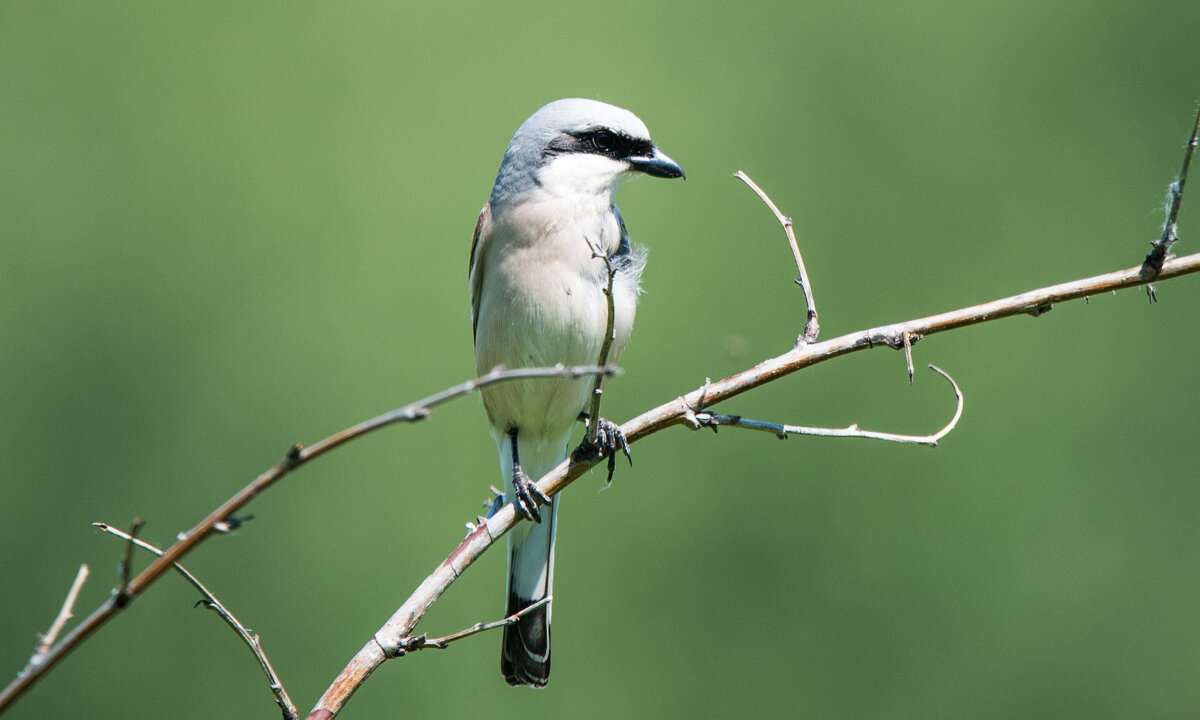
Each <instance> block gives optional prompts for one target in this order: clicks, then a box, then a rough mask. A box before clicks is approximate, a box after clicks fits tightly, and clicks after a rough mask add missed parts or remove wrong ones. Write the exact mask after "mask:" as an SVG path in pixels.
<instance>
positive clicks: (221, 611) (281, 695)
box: [92, 522, 300, 720]
mask: <svg viewBox="0 0 1200 720" xmlns="http://www.w3.org/2000/svg"><path fill="white" fill-rule="evenodd" d="M92 524H93V525H95V526H96V527H98V528H100V529H101V530H103V531H104V532H106V533H108V534H110V535H116V536H117V537H119V538H122V539H124V540H125V541H126V542H127V543H128V547H133V546H134V545H137V546H138V547H140V548H142V549H143V550H148V551H150V552H152V553H154V554H155V555H158V556H159V557H162V555H163V551H162V550H160V549H158V548H156V547H154V546H153V545H151V544H150V543H148V542H145V541H143V540H139V539H138V538H136V537H134V536H133V535H131V534H129V533H123V532H121V531H120V530H118V529H116V528H115V527H113V526H112V525H109V524H108V523H102V522H97V523H92ZM171 566H172V567H173V568H174V569H175V570H176V571H177V572H178V573H179V574H180V575H182V576H183V577H184V578H185V579H186V580H187V581H188V582H190V583H191V584H192V587H194V588H196V589H197V590H199V591H200V594H201V595H203V596H204V599H203V600H201V601H200V602H198V603H197V605H201V604H202V605H204V607H206V608H208V609H209V610H212V611H214V612H216V613H217V615H220V616H221V619H222V620H224V621H225V624H226V625H228V626H229V627H231V628H233V631H234V632H236V633H237V634H238V637H240V638H241V639H242V642H243V643H245V644H246V647H248V648H250V652H252V653H254V657H255V659H257V660H258V664H259V666H260V667H262V669H263V672H264V673H266V676H267V682H268V683H269V684H270V687H271V692H272V693H273V694H274V695H275V702H276V704H278V705H279V709H280V710H282V711H283V717H284V720H295V719H296V718H298V717H299V716H300V713H299V711H297V710H296V706H295V705H294V704H293V703H292V699H291V698H290V697H288V694H287V691H286V690H284V688H283V683H282V682H280V680H279V676H278V675H276V674H275V668H273V667H271V661H270V660H268V659H267V655H266V653H264V652H263V649H262V644H261V642H260V641H259V638H258V636H257V635H254V634H252V633H251V632H250V631H249V630H247V629H246V626H245V625H243V624H242V623H241V622H239V621H238V619H237V618H236V617H234V616H233V613H231V612H229V610H228V609H227V608H226V607H225V606H224V605H223V604H221V601H220V600H217V596H216V595H213V594H212V592H210V591H209V589H208V588H207V587H205V586H204V583H202V582H200V580H199V579H198V578H197V577H196V576H195V575H193V574H191V573H190V572H188V570H187V568H185V567H184V566H182V565H180V564H179V563H172V564H171Z"/></svg>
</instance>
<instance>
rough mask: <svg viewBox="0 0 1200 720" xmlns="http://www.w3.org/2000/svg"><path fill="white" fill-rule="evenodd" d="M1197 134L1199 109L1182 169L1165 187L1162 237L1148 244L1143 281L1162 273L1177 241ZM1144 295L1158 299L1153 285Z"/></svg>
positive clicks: (1185, 151) (1151, 300) (1199, 130)
mask: <svg viewBox="0 0 1200 720" xmlns="http://www.w3.org/2000/svg"><path fill="white" fill-rule="evenodd" d="M1198 133H1200V107H1198V108H1197V109H1196V119H1195V120H1193V121H1192V134H1191V136H1190V137H1189V138H1188V142H1187V149H1186V150H1184V152H1183V167H1182V168H1181V169H1180V170H1179V178H1178V179H1177V180H1175V182H1173V183H1171V184H1170V185H1168V186H1167V202H1166V205H1165V206H1164V208H1163V209H1164V212H1165V214H1166V217H1165V218H1164V219H1163V231H1162V236H1161V237H1159V239H1158V240H1155V241H1153V242H1151V243H1150V244H1151V245H1152V246H1153V248H1152V249H1151V250H1150V254H1148V255H1146V259H1145V261H1143V262H1142V271H1141V274H1142V277H1143V278H1144V279H1145V280H1154V279H1155V278H1157V277H1158V275H1159V273H1160V272H1161V271H1162V266H1163V261H1165V260H1166V259H1167V255H1168V253H1170V251H1171V246H1172V245H1174V244H1175V243H1176V242H1177V241H1178V240H1179V236H1178V235H1177V234H1176V230H1177V226H1176V221H1177V220H1178V219H1179V206H1180V204H1181V203H1182V202H1183V185H1184V183H1186V182H1187V175H1188V166H1189V165H1191V162H1192V153H1193V152H1194V151H1195V149H1196V144H1197V134H1198ZM1146 295H1147V296H1148V297H1149V298H1150V302H1154V301H1156V300H1157V299H1158V298H1157V296H1156V295H1155V293H1154V286H1153V285H1147V286H1146Z"/></svg>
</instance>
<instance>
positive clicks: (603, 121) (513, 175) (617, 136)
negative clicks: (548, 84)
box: [491, 98, 684, 204]
mask: <svg viewBox="0 0 1200 720" xmlns="http://www.w3.org/2000/svg"><path fill="white" fill-rule="evenodd" d="M636 173H644V174H646V175H651V176H654V177H661V178H677V177H684V174H683V168H681V167H679V165H678V164H677V163H676V162H675V161H674V160H672V159H671V158H669V157H667V156H666V155H665V154H664V153H662V152H661V151H659V149H658V148H656V147H655V146H654V143H653V142H651V140H650V131H649V130H647V129H646V125H645V123H643V122H642V121H641V120H639V119H638V117H637V116H636V115H634V114H633V113H631V112H629V111H628V110H624V109H622V108H619V107H616V106H614V105H609V104H607V103H602V102H598V101H596V100H585V99H580V98H570V99H566V100H556V101H554V102H552V103H550V104H549V105H546V106H544V107H542V108H541V109H540V110H538V111H537V112H535V113H534V114H533V115H531V116H530V117H529V119H528V120H526V121H525V122H524V123H522V124H521V127H519V128H517V132H516V134H514V135H513V138H512V141H511V142H509V144H508V149H507V150H506V151H505V153H504V161H503V162H502V163H501V164H500V172H499V173H498V174H497V175H496V185H495V187H494V188H493V189H492V198H491V200H492V203H493V204H496V203H498V202H504V201H506V200H510V199H513V198H516V197H519V196H521V195H523V194H524V193H527V192H531V191H532V190H533V189H534V188H542V189H543V190H545V191H547V192H550V193H553V194H562V195H568V194H576V193H577V194H593V195H602V194H608V193H611V192H612V190H613V189H614V188H615V187H616V186H617V185H618V184H619V183H620V182H621V181H622V180H624V179H626V178H628V177H630V176H632V175H633V174H636Z"/></svg>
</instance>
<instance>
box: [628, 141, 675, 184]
mask: <svg viewBox="0 0 1200 720" xmlns="http://www.w3.org/2000/svg"><path fill="white" fill-rule="evenodd" d="M629 166H630V167H631V168H633V169H634V170H637V171H638V172H644V173H646V174H647V175H653V176H654V177H660V178H683V179H684V180H687V176H686V175H684V174H683V168H681V167H679V163H677V162H675V161H674V160H672V159H671V158H669V157H667V156H666V155H665V154H663V153H662V152H661V151H659V149H658V148H654V152H652V153H650V154H649V155H634V156H632V157H630V158H629Z"/></svg>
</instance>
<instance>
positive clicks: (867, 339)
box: [308, 253, 1200, 720]
mask: <svg viewBox="0 0 1200 720" xmlns="http://www.w3.org/2000/svg"><path fill="white" fill-rule="evenodd" d="M1140 269H1141V268H1140V267H1134V268H1129V269H1126V270H1118V271H1116V272H1111V273H1107V274H1105V275H1098V276H1096V277H1091V278H1085V279H1083V280H1075V281H1072V282H1067V283H1062V284H1061V285H1054V286H1051V287H1047V288H1040V289H1038V290H1030V291H1029V292H1025V293H1021V294H1020V295H1013V296H1011V297H1007V298H1001V299H999V300H993V301H991V302H986V303H981V304H979V305H972V306H970V307H966V308H962V309H959V310H952V311H950V312H945V313H941V314H938V315H931V316H929V317H924V318H919V319H917V320H909V321H906V322H901V323H895V324H892V325H885V326H883V327H878V328H872V329H869V330H862V331H860V332H856V333H850V334H848V335H843V336H841V337H837V338H833V339H832V340H826V341H824V342H819V343H813V344H809V345H798V346H796V347H794V348H792V349H791V350H789V351H787V352H785V353H783V354H782V355H779V356H777V357H773V358H770V359H768V360H764V361H763V362H761V363H759V364H757V365H755V366H754V367H752V368H749V369H747V370H744V371H742V372H740V373H738V374H736V375H732V376H730V377H727V378H725V379H724V380H719V381H716V382H711V383H705V384H704V386H702V387H700V388H699V389H697V390H693V391H692V392H690V393H688V394H687V395H684V396H682V397H678V398H676V399H674V400H671V401H669V402H667V403H664V404H662V405H659V406H658V407H656V408H654V409H652V410H648V411H646V412H644V413H642V414H641V415H639V416H637V417H636V418H634V419H632V420H630V421H629V422H627V423H625V424H624V425H622V426H621V430H622V431H623V432H624V433H625V436H626V438H628V440H629V442H635V441H637V440H640V439H642V438H644V437H647V436H649V435H652V434H654V433H656V432H658V431H660V430H663V429H665V428H668V427H671V426H672V425H687V426H690V427H694V425H693V424H692V423H691V422H689V417H690V416H693V414H695V413H697V412H699V411H701V410H703V409H704V408H707V407H711V406H713V405H716V404H717V403H719V402H722V401H724V400H728V399H730V398H732V397H735V396H737V395H740V394H742V393H744V392H747V391H748V390H753V389H754V388H757V387H761V386H763V385H766V384H767V383H770V382H772V381H774V380H778V379H779V378H781V377H784V376H785V375H790V374H791V373H794V372H796V371H797V370H802V369H804V368H806V367H809V366H812V365H816V364H817V363H820V362H824V361H826V360H830V359H832V358H835V357H840V356H842V355H847V354H849V353H853V352H858V351H860V350H869V349H871V348H875V347H890V348H893V349H897V350H899V349H903V348H904V346H905V343H906V340H905V337H906V335H907V337H908V342H909V343H910V344H911V342H913V341H915V340H916V339H918V338H920V337H924V336H927V335H932V334H934V333H939V332H946V331H948V330H955V329H958V328H961V327H966V326H968V325H976V324H979V323H984V322H990V321H993V320H999V319H1000V318H1006V317H1012V316H1014V315H1030V316H1033V317H1038V316H1040V315H1042V314H1044V313H1045V312H1047V311H1048V310H1050V308H1052V307H1053V306H1054V305H1055V304H1056V303H1060V302H1066V301H1068V300H1077V299H1079V298H1085V297H1089V296H1092V295H1099V294H1100V293H1104V292H1109V291H1114V290H1122V289H1125V288H1131V287H1136V286H1139V285H1144V284H1146V281H1145V280H1143V279H1142V278H1141V276H1140V273H1139V271H1140ZM1198 271H1200V253H1198V254H1195V255H1189V256H1187V257H1183V258H1177V259H1174V260H1169V261H1167V262H1166V263H1165V264H1164V265H1163V268H1162V272H1161V274H1160V275H1159V277H1158V279H1160V280H1165V279H1169V278H1174V277H1179V276H1181V275H1187V274H1189V273H1194V272H1198ZM956 419H957V414H956ZM939 437H940V436H939ZM596 462H597V460H589V461H587V462H578V461H573V460H568V461H567V462H564V463H563V464H561V465H559V466H558V467H557V468H555V469H554V470H552V471H551V472H549V473H548V474H547V475H546V476H545V477H543V478H541V479H540V480H539V481H538V483H537V486H538V488H539V489H540V490H541V491H542V492H544V493H545V494H546V495H549V496H553V495H556V494H557V493H559V492H561V491H562V489H563V488H565V487H566V486H567V485H569V484H571V482H572V481H574V480H575V479H576V478H578V477H579V476H580V475H583V474H584V473H585V472H587V470H588V469H590V468H591V467H592V466H593V465H595V464H596ZM518 518H519V515H518V514H517V513H516V512H515V511H514V509H513V506H512V504H511V503H509V504H507V505H505V506H504V507H503V508H501V509H500V510H499V511H498V512H497V513H496V514H495V515H493V516H492V517H491V518H488V519H487V521H486V522H485V523H484V524H482V525H480V526H478V527H477V528H476V529H475V530H474V531H473V532H471V534H470V535H468V536H467V537H466V539H464V540H463V541H462V542H461V543H459V545H458V547H457V548H455V550H454V551H453V552H452V553H450V555H449V557H447V558H446V559H445V560H443V561H442V563H441V564H440V565H439V566H438V567H437V569H435V570H434V571H433V573H432V574H430V575H429V576H428V577H426V578H425V580H424V581H423V582H422V583H421V585H420V586H419V587H418V588H417V589H416V591H414V592H413V594H412V595H411V596H409V598H408V599H407V600H406V601H405V602H404V604H403V605H401V606H400V608H399V609H398V610H397V611H396V612H395V613H394V614H393V615H392V617H391V618H390V619H389V620H388V621H387V622H386V623H384V625H383V627H381V628H380V629H379V630H378V631H377V632H376V633H375V635H374V636H373V637H372V638H371V639H370V640H369V641H367V644H366V645H364V646H363V647H362V649H361V650H359V651H358V653H357V654H356V655H355V656H354V657H353V658H352V659H351V660H350V662H349V663H348V664H347V665H346V667H345V668H344V669H343V670H342V672H341V673H339V674H338V676H337V678H336V679H335V680H334V681H333V684H331V685H330V686H329V688H328V689H327V690H326V691H325V694H324V695H323V696H322V697H321V699H320V700H319V701H318V702H317V704H316V706H315V707H314V708H313V710H312V712H311V713H310V714H309V716H308V717H309V719H310V720H325V719H326V718H332V717H334V716H335V715H336V714H337V713H338V712H340V711H341V709H342V707H344V706H345V704H346V702H347V701H349V699H350V696H351V695H353V694H354V691H355V690H357V689H358V687H359V686H360V685H361V684H362V683H363V682H364V681H365V680H366V679H367V677H368V676H369V675H370V674H371V673H372V672H374V670H375V669H376V668H377V667H379V665H381V664H382V663H383V662H384V660H386V659H388V658H393V657H399V656H400V655H402V654H403V648H404V644H405V643H406V642H408V641H409V638H410V636H411V635H412V631H413V629H414V628H415V627H416V625H417V623H418V622H419V621H420V619H421V617H422V616H423V615H424V614H425V611H426V610H428V609H429V607H430V606H431V605H432V604H433V603H434V602H435V601H436V600H437V599H438V598H439V597H440V596H441V594H442V593H443V592H445V591H446V589H447V588H448V587H449V586H450V584H451V583H453V582H454V580H455V579H457V578H458V576H459V575H461V574H462V573H463V572H464V571H465V570H466V569H467V567H469V566H470V565H471V563H473V562H474V561H475V560H476V559H477V558H478V557H479V556H480V555H482V554H483V553H484V551H486V550H487V549H488V548H489V547H491V545H492V544H493V543H494V542H495V541H496V540H497V539H499V538H500V537H502V536H503V535H504V533H506V532H508V530H509V529H510V528H512V526H513V525H515V524H516V523H517V521H518Z"/></svg>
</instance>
